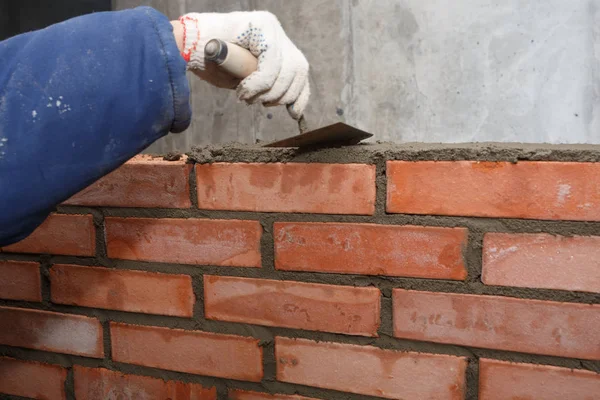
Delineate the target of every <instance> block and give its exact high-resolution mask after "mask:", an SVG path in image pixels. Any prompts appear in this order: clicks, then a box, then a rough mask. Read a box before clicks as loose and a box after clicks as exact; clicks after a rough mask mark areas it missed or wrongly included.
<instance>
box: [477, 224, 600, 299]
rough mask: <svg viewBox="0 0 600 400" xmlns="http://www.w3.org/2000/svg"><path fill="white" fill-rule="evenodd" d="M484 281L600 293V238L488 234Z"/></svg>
mask: <svg viewBox="0 0 600 400" xmlns="http://www.w3.org/2000/svg"><path fill="white" fill-rule="evenodd" d="M482 280H483V282H484V283H485V284H488V285H500V286H518V287H529V288H546V289H562V290H580V291H585V292H595V293H600V236H574V237H564V236H553V235H548V234H507V233H488V234H487V235H485V238H484V241H483V275H482Z"/></svg>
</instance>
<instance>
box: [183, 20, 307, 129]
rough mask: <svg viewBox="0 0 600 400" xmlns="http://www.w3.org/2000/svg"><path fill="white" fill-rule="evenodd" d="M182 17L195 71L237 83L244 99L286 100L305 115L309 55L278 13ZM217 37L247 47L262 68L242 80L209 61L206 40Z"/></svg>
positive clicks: (294, 110) (297, 113)
mask: <svg viewBox="0 0 600 400" xmlns="http://www.w3.org/2000/svg"><path fill="white" fill-rule="evenodd" d="M180 21H181V23H182V24H183V25H184V41H183V42H184V43H183V47H184V49H183V52H182V54H183V56H184V58H186V60H187V61H188V68H189V69H190V70H192V71H193V72H194V73H195V74H196V75H198V76H200V78H202V79H204V80H206V81H207V82H209V83H212V84H213V85H215V86H218V87H226V88H234V87H236V90H237V95H238V98H239V99H240V100H244V101H246V102H248V103H258V102H260V103H263V104H264V105H265V106H273V105H283V104H285V105H288V112H289V113H290V115H291V116H292V117H293V118H295V119H298V118H300V117H301V116H302V114H303V113H304V109H305V108H306V105H307V103H308V98H309V96H310V86H309V83H308V61H306V58H305V57H304V55H303V54H302V52H300V50H298V48H297V47H296V46H295V45H294V43H292V41H291V40H290V39H289V38H288V37H287V35H286V34H285V32H284V30H283V28H282V27H281V24H280V23H279V21H278V20H277V17H275V16H274V15H273V14H271V13H270V12H267V11H251V12H232V13H227V14H219V13H190V14H186V15H184V16H183V17H181V18H180ZM215 38H216V39H221V40H224V41H226V42H230V43H234V44H237V45H238V46H241V47H244V48H246V49H248V50H249V51H250V52H251V53H252V54H253V55H254V56H255V57H257V58H258V70H257V71H256V72H254V73H252V74H251V75H250V76H248V77H247V78H246V79H244V80H242V81H241V82H239V80H237V79H235V78H232V77H230V76H229V75H227V74H226V73H224V72H222V71H220V70H219V69H218V68H216V67H215V66H214V65H213V64H212V63H210V62H205V60H204V46H205V45H206V43H207V42H208V41H209V40H211V39H215Z"/></svg>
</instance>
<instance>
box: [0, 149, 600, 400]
mask: <svg viewBox="0 0 600 400" xmlns="http://www.w3.org/2000/svg"><path fill="white" fill-rule="evenodd" d="M188 156H189V157H190V158H189V159H188V160H190V162H194V161H196V162H201V163H208V162H323V163H369V164H375V165H376V168H377V170H376V173H377V180H376V184H377V205H376V211H375V214H374V215H372V216H353V215H332V214H299V213H260V212H233V211H206V210H198V209H197V208H196V207H197V198H196V190H195V189H196V187H195V180H194V179H193V178H194V172H193V171H192V172H191V173H190V194H191V198H192V204H193V206H192V208H190V209H144V208H117V207H102V208H89V207H77V206H61V207H59V209H58V211H59V212H60V213H66V214H92V215H93V216H94V223H95V225H96V235H97V237H96V245H97V253H96V256H95V257H71V256H49V255H32V254H11V253H0V260H2V259H7V260H8V259H10V260H30V261H40V262H41V263H42V272H43V274H44V275H47V271H48V268H50V267H51V265H52V264H58V263H67V264H78V265H101V266H105V267H108V268H116V269H133V270H144V271H156V272H164V273H177V274H186V275H190V276H192V282H193V289H194V293H195V295H196V297H197V300H196V304H195V306H194V317H193V318H192V319H188V318H180V317H166V316H159V315H148V314H139V313H128V312H120V311H111V310H100V309H93V308H86V307H76V306H66V305H57V304H52V303H51V302H50V301H49V294H50V293H49V292H50V286H49V282H48V280H47V277H44V278H43V293H44V296H43V297H44V300H43V302H42V303H31V302H23V301H9V300H0V305H4V306H14V307H26V308H33V309H44V310H52V311H57V312H63V313H72V314H80V315H86V316H90V317H95V318H98V319H99V320H100V321H102V323H103V331H104V335H105V338H104V345H105V352H106V354H107V356H106V357H105V358H104V359H91V358H86V357H78V356H70V355H62V354H55V353H48V352H43V351H36V350H27V349H18V348H13V347H9V346H0V355H7V356H13V357H16V358H20V359H27V360H36V361H42V362H50V363H55V364H60V365H63V366H66V367H69V366H71V365H73V364H79V365H84V366H89V367H104V368H108V369H112V370H117V371H121V372H123V373H130V374H137V375H145V376H152V377H157V378H162V379H170V380H179V381H184V382H195V383H200V384H202V385H205V386H216V387H217V391H218V398H219V399H222V400H224V399H227V389H228V388H239V389H245V390H255V391H262V392H271V393H284V394H294V393H297V394H300V395H303V396H307V397H313V398H319V399H331V400H342V399H344V400H358V399H365V400H367V399H376V398H377V397H371V396H364V395H355V394H348V393H342V392H338V391H334V390H327V389H318V388H314V387H307V386H302V385H296V384H288V383H283V382H278V381H276V377H275V373H276V360H275V357H276V355H275V352H274V338H275V336H286V337H300V338H306V339H311V340H316V341H327V342H339V343H351V344H360V345H372V346H377V347H379V348H382V349H392V350H397V351H416V352H423V353H434V354H448V355H454V356H462V357H466V358H468V360H469V367H468V368H467V388H466V393H467V394H466V397H465V398H466V399H468V400H475V399H477V398H478V387H477V385H478V368H479V365H478V360H479V358H481V357H485V358H493V359H499V360H506V361H515V362H526V363H533V364H546V365H556V366H561V367H567V368H572V369H585V370H590V371H595V372H597V373H600V361H590V360H581V359H571V358H564V357H555V356H546V355H536V354H526V353H518V352H512V351H503V350H490V349H481V348H472V347H467V346H457V345H448V344H437V343H428V342H419V341H413V340H405V339H396V338H394V337H393V336H392V311H393V310H392V300H391V295H392V290H393V289H394V288H404V289H413V290H423V291H432V292H451V293H474V294H485V295H496V296H508V297H517V298H525V299H539V300H550V301H562V302H572V303H586V304H599V303H600V294H595V293H583V292H572V291H563V290H548V289H528V288H516V287H500V286H487V285H484V284H483V283H482V282H481V248H482V241H483V235H484V233H486V232H519V233H521V232H525V233H527V232H528V233H535V232H547V233H551V234H556V235H565V236H571V235H600V222H581V221H540V220H524V219H507V218H473V217H448V216H432V215H404V214H386V213H385V195H386V179H385V161H387V160H414V161H416V160H482V161H509V162H517V161H525V160H530V161H534V160H535V161H579V162H597V161H600V146H588V145H585V146H540V145H504V144H502V145H497V144H477V145H472V144H469V145H427V144H418V145H417V144H415V145H411V144H408V145H402V146H398V145H388V144H373V145H359V146H352V147H345V148H335V149H322V150H318V151H296V150H293V149H264V148H260V147H258V146H245V145H226V146H205V147H198V148H194V149H193V150H192V152H190V153H188ZM107 216H119V217H146V218H209V219H246V220H257V221H259V222H260V223H261V225H262V226H263V230H264V232H263V235H262V239H261V254H262V268H234V267H217V266H211V265H204V266H195V265H194V266H192V265H183V264H172V263H154V262H140V261H127V260H113V259H109V258H108V257H107V256H106V245H105V243H106V240H105V237H104V231H105V230H104V218H105V217H107ZM278 221H285V222H308V221H311V222H346V223H376V224H386V225H417V226H440V227H465V228H467V229H468V230H469V237H468V244H467V246H466V247H465V249H464V257H465V263H466V266H467V270H468V277H467V279H466V280H465V281H464V282H463V281H449V280H432V279H420V278H405V277H391V276H365V275H358V274H329V273H314V272H290V271H277V270H275V267H274V247H273V246H274V243H273V223H274V222H278ZM204 275H223V276H240V277H248V278H263V279H278V280H293V281H300V282H311V283H321V284H334V285H347V286H358V287H366V286H374V287H377V288H379V289H380V290H381V293H382V297H381V306H382V307H381V326H380V328H379V331H378V335H379V336H378V337H376V338H372V337H357V336H349V335H343V334H336V333H325V332H314V331H305V330H298V329H287V328H278V327H264V326H257V325H251V324H239V323H230V322H220V321H211V320H206V319H205V318H204V311H203V306H204V305H203V303H202V298H203V279H204ZM108 321H116V322H125V323H130V324H138V325H151V326H162V327H168V328H177V329H185V330H202V331H208V332H217V333H226V334H236V335H241V336H251V337H254V338H257V339H258V340H259V341H260V345H261V346H263V348H264V369H265V376H264V379H263V380H262V381H261V382H260V383H250V382H240V381H235V380H230V379H222V378H212V377H206V376H197V375H192V374H186V373H179V372H173V371H163V370H159V369H155V368H148V367H142V366H135V365H127V364H121V363H116V362H114V361H112V360H110V359H109V357H108V355H109V354H110V338H108V337H107V336H108V333H109V328H108ZM67 395H68V396H67V397H68V398H69V399H72V398H73V381H72V374H70V375H69V379H68V381H67Z"/></svg>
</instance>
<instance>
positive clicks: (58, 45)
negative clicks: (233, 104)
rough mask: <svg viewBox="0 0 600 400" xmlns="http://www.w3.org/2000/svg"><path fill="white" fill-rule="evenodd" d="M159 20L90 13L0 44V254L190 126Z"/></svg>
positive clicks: (178, 65)
mask: <svg viewBox="0 0 600 400" xmlns="http://www.w3.org/2000/svg"><path fill="white" fill-rule="evenodd" d="M185 69H186V66H185V61H184V60H183V57H181V55H180V53H179V51H178V49H177V45H176V43H175V39H174V36H173V33H172V27H171V24H170V22H169V21H168V19H167V18H166V17H165V16H164V15H162V14H160V13H159V12H157V11H155V10H153V9H152V8H148V7H140V8H136V9H133V10H126V11H119V12H106V13H96V14H90V15H86V16H83V17H78V18H74V19H71V20H68V21H65V22H63V23H60V24H57V25H53V26H50V27H48V28H46V29H43V30H40V31H35V32H30V33H27V34H23V35H19V36H16V37H14V38H11V39H8V40H6V41H3V42H0V246H5V245H8V244H10V243H14V242H16V241H19V240H21V239H23V238H24V237H26V236H27V235H29V233H31V232H32V231H33V230H34V229H35V228H36V227H37V226H38V225H39V224H41V223H42V222H43V220H44V219H45V218H46V217H47V215H48V214H49V213H50V212H51V211H53V210H54V208H55V206H56V205H57V204H59V203H61V202H62V201H64V200H66V199H67V198H69V197H70V196H72V195H74V194H75V193H77V192H78V191H80V190H81V189H83V188H85V187H86V186H88V185H89V184H91V183H92V182H94V181H95V180H97V179H99V178H100V177H102V176H103V175H106V174H107V173H109V172H110V171H112V170H114V169H115V168H117V167H118V166H120V165H121V164H123V163H124V162H125V161H127V160H128V159H129V158H131V157H132V156H134V155H135V154H137V153H139V152H140V151H142V150H143V149H144V148H146V147H147V146H149V145H150V144H151V143H152V142H154V141H155V140H157V139H158V138H160V137H162V136H164V135H165V134H167V133H168V132H169V131H171V132H181V131H183V130H184V129H186V128H187V126H188V125H189V123H190V118H191V110H190V105H189V86H188V82H187V78H186V76H185Z"/></svg>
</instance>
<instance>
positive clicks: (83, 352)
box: [0, 307, 104, 358]
mask: <svg viewBox="0 0 600 400" xmlns="http://www.w3.org/2000/svg"><path fill="white" fill-rule="evenodd" d="M0 321H2V329H0V344H5V345H8V346H16V347H25V348H28V349H36V350H44V351H53V352H56V353H65V354H74V355H78V356H87V357H95V358H102V357H103V356H104V349H103V346H102V326H101V325H100V321H98V320H97V319H95V318H89V317H84V316H82V315H70V314H60V313H56V312H49V311H40V310H29V309H25V308H12V307H0Z"/></svg>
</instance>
